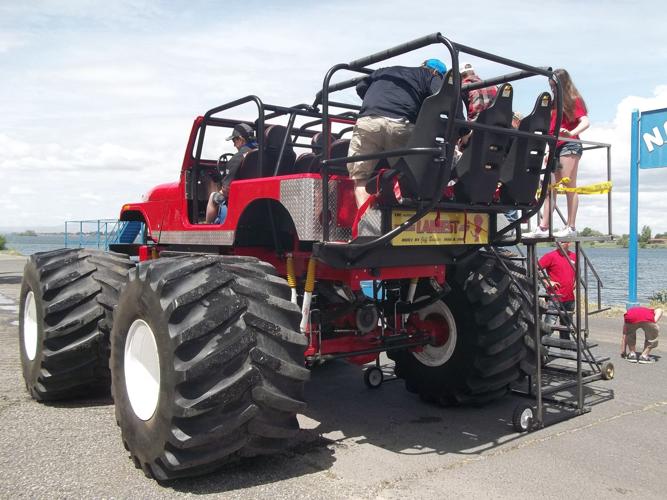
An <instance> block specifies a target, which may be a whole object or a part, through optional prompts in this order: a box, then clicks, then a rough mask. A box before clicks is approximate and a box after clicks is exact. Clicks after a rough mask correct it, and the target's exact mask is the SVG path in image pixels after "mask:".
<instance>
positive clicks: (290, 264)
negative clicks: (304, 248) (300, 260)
mask: <svg viewBox="0 0 667 500" xmlns="http://www.w3.org/2000/svg"><path fill="white" fill-rule="evenodd" d="M287 284H288V285H289V287H290V289H291V290H292V303H293V304H296V276H295V274H294V257H293V256H292V254H291V253H290V254H287Z"/></svg>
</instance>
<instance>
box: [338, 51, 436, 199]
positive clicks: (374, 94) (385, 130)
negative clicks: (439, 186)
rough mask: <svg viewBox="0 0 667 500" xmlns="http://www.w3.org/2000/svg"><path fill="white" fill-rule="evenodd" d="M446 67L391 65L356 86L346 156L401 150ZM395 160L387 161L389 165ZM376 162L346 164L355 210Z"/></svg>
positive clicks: (432, 62)
mask: <svg viewBox="0 0 667 500" xmlns="http://www.w3.org/2000/svg"><path fill="white" fill-rule="evenodd" d="M446 72H447V67H446V66H445V64H444V63H443V62H442V61H440V60H439V59H427V60H426V61H424V63H423V64H422V65H421V66H419V67H416V68H415V67H405V66H391V67H388V68H380V69H378V70H375V71H373V73H371V74H370V75H368V76H367V77H366V78H364V79H363V80H362V81H361V82H359V83H358V84H357V94H359V97H361V98H362V99H363V103H362V105H361V111H359V118H358V119H357V123H356V125H355V126H354V130H353V132H352V140H351V141H350V149H349V151H348V156H357V155H366V154H373V153H379V152H382V151H387V150H391V149H400V148H403V147H405V145H406V144H407V142H408V139H409V138H410V134H411V133H412V129H413V127H414V124H415V121H416V120H417V115H418V114H419V109H420V108H421V106H422V103H423V102H424V100H425V99H426V98H427V97H428V96H430V95H432V94H434V93H436V92H437V91H438V90H440V87H441V85H442V78H443V76H444V74H445V73H446ZM397 160H398V158H392V159H390V164H393V163H394V162H396V161H397ZM377 162H378V160H367V161H358V162H354V163H348V165H347V169H348V171H349V173H350V178H351V179H353V180H354V195H355V198H356V201H357V207H360V206H361V205H362V204H363V203H364V202H365V201H366V200H367V199H368V196H369V195H368V193H367V192H366V182H367V181H368V179H370V177H371V176H372V175H373V169H374V168H375V165H376V164H377Z"/></svg>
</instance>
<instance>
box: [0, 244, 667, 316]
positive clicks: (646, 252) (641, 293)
mask: <svg viewBox="0 0 667 500" xmlns="http://www.w3.org/2000/svg"><path fill="white" fill-rule="evenodd" d="M6 238H7V247H8V248H11V249H14V250H16V251H18V252H20V253H22V254H23V255H30V254H33V253H36V252H45V251H48V250H55V249H57V248H62V247H63V246H64V243H65V236H64V235H63V234H40V235H37V236H18V235H16V234H8V235H6ZM70 241H71V242H73V243H76V242H78V239H76V238H75V237H72V238H70ZM84 243H85V242H84ZM84 246H87V247H89V248H96V247H97V244H96V242H95V241H89V242H88V243H87V244H84ZM550 250H552V249H551V248H546V247H545V248H542V247H540V248H538V254H539V255H543V254H544V253H546V252H548V251H550ZM584 251H585V252H586V255H588V257H589V259H590V260H591V262H592V263H593V266H594V267H595V270H596V271H597V272H598V274H599V275H600V278H601V279H602V283H603V285H604V287H603V289H602V302H603V303H604V304H607V305H619V306H624V305H625V303H626V301H627V293H628V250H627V249H624V248H585V249H584ZM666 263H667V249H664V248H656V249H640V250H639V263H638V283H637V298H638V299H639V301H640V302H641V303H642V304H644V303H648V300H649V297H650V296H651V295H653V294H654V293H655V292H658V291H660V290H665V289H667V265H666ZM589 282H590V283H591V288H593V287H594V282H593V278H592V275H590V274H589ZM589 300H590V301H595V300H596V297H595V296H594V295H590V294H589Z"/></svg>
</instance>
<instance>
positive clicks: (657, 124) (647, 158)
mask: <svg viewBox="0 0 667 500" xmlns="http://www.w3.org/2000/svg"><path fill="white" fill-rule="evenodd" d="M639 144H640V146H639V168H661V167H667V108H664V109H653V110H651V111H642V112H641V114H640V119H639Z"/></svg>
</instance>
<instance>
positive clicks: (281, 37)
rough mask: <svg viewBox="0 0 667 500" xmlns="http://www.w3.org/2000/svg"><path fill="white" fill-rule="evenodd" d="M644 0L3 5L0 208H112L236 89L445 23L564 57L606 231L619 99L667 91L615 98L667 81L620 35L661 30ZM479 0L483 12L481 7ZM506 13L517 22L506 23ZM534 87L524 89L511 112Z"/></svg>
mask: <svg viewBox="0 0 667 500" xmlns="http://www.w3.org/2000/svg"><path fill="white" fill-rule="evenodd" d="M640 3H641V4H642V6H641V7H638V8H637V9H630V10H629V9H627V5H626V4H625V2H610V3H608V4H606V5H605V12H604V15H599V14H600V13H599V9H600V7H599V6H598V5H595V2H588V3H581V2H576V1H572V0H563V1H561V2H560V3H559V9H557V10H555V11H554V10H553V9H552V10H551V11H549V12H548V14H547V13H546V11H544V7H543V6H541V5H539V4H538V3H532V4H531V3H526V2H522V1H519V0H508V1H507V2H505V3H503V5H502V6H501V8H498V6H497V3H496V2H488V5H483V2H482V3H481V4H476V5H477V7H478V8H476V9H474V10H473V11H471V10H465V9H452V8H451V5H450V3H447V2H441V1H436V0H433V1H430V0H427V1H426V2H423V3H422V4H421V8H420V9H407V8H406V7H405V2H403V1H399V0H385V1H374V2H353V1H350V0H346V1H340V2H303V1H299V0H295V1H291V2H280V1H278V2H274V3H272V4H270V5H267V4H266V3H265V2H254V1H252V0H250V1H249V2H246V3H244V4H233V3H229V2H208V1H198V0H192V1H189V2H159V1H158V2H155V1H149V0H144V1H139V2H137V1H130V0H122V1H117V2H100V1H96V0H64V1H61V2H51V1H48V0H34V1H31V2H3V3H2V4H0V61H2V67H3V76H2V78H1V79H0V109H2V110H3V112H2V113H0V150H1V151H2V155H1V156H0V175H2V178H3V183H5V184H6V185H8V186H12V189H15V190H17V191H15V192H12V191H10V196H9V198H11V200H10V201H11V202H10V203H6V204H5V208H3V211H2V214H1V215H0V217H1V218H2V222H3V223H6V222H7V220H11V221H12V223H16V224H19V223H26V224H33V223H35V222H36V221H39V222H40V224H41V223H43V224H45V225H46V224H58V223H60V222H62V220H63V219H65V218H70V219H71V218H96V217H109V216H111V217H113V216H115V215H116V214H117V213H118V210H119V208H120V206H121V205H122V204H123V203H125V202H128V201H138V200H140V199H141V195H142V194H143V193H144V192H145V191H146V190H148V189H149V188H150V187H151V186H153V185H155V184H158V183H161V182H165V181H171V180H176V179H177V178H178V174H179V171H180V166H181V160H182V157H183V150H184V148H185V145H186V141H187V137H188V134H189V132H190V127H191V124H192V120H193V118H194V117H195V116H196V115H198V114H203V113H204V112H205V111H206V110H207V109H210V108H212V107H214V106H216V105H219V104H221V103H223V102H227V101H230V100H232V99H235V98H238V97H240V96H244V95H247V94H256V95H259V96H261V97H262V98H263V99H264V100H265V101H268V102H273V103H277V104H285V105H289V104H295V103H299V102H306V103H310V102H312V99H313V98H314V94H315V92H316V91H317V90H318V89H319V88H320V87H321V85H322V79H323V77H324V74H325V72H326V71H327V69H328V68H329V67H331V66H332V65H333V64H335V63H338V62H342V61H349V60H351V59H354V58H356V57H359V56H363V55H367V54H370V53H373V52H376V51H378V50H381V49H384V48H387V47H389V46H392V45H396V44H398V43H402V42H405V41H407V40H410V39H412V38H416V37H418V36H422V35H424V34H427V33H432V32H435V31H439V30H442V32H443V33H444V34H445V35H446V36H449V37H451V39H452V40H455V41H457V42H460V43H464V44H468V45H471V46H474V47H478V48H480V49H483V50H491V51H495V52H497V53H500V54H501V55H504V56H507V57H511V58H516V59H520V60H522V61H525V62H528V63H531V64H536V65H552V66H554V67H556V66H565V67H568V69H571V73H572V74H573V75H574V76H575V79H576V81H577V84H578V86H579V88H580V90H581V91H582V92H583V93H584V96H585V97H586V100H587V102H588V104H589V107H590V109H591V119H592V121H593V127H592V128H591V130H590V131H588V132H586V133H585V135H584V138H586V139H590V140H596V141H601V142H610V143H612V144H613V147H612V159H613V175H614V181H615V191H614V213H613V216H614V217H613V218H614V222H615V223H614V230H615V231H616V232H625V231H626V230H627V229H624V226H627V221H626V220H625V219H627V216H626V211H627V208H624V207H627V199H626V198H627V196H624V192H627V164H628V161H629V160H628V153H627V149H628V148H627V144H628V142H629V128H628V127H629V111H630V110H631V108H632V107H639V108H641V109H646V108H645V107H661V106H664V105H665V101H664V99H665V91H664V90H661V89H660V88H658V89H657V90H656V94H655V95H654V96H651V97H646V98H641V97H636V98H630V97H628V98H625V96H627V95H630V94H633V95H640V96H641V95H650V93H651V91H652V90H653V89H654V88H655V87H657V86H658V85H660V84H665V83H667V70H666V68H667V52H666V51H655V50H652V51H641V50H639V49H636V48H635V47H634V46H633V45H632V44H628V43H627V40H637V41H638V44H639V43H640V42H641V46H642V47H644V46H645V47H655V46H661V45H660V44H661V43H662V39H661V30H660V29H657V28H656V26H657V27H659V26H660V22H661V18H660V16H646V15H645V12H647V11H648V10H649V8H648V7H650V6H651V5H655V6H657V7H658V8H662V5H661V4H660V3H659V2H657V1H656V2H648V1H642V2H640ZM487 7H488V8H491V9H492V11H493V12H494V15H493V16H486V17H485V16H479V14H478V13H479V12H480V11H484V9H485V8H487ZM572 9H576V10H577V12H578V13H579V18H582V19H583V18H585V19H588V20H589V24H590V26H589V28H588V29H585V30H579V31H578V32H577V34H576V37H574V38H576V41H575V40H574V39H573V37H569V38H568V40H567V41H566V42H567V43H556V42H557V40H559V39H561V40H562V38H561V35H562V26H563V25H564V24H565V23H567V22H570V11H571V10H572ZM425 13H428V15H426V14H425ZM536 19H538V21H536ZM514 26H521V29H518V30H513V31H512V30H510V31H508V27H514ZM621 29H623V30H624V31H623V33H624V36H623V37H620V36H618V33H619V32H621V31H620V30H621ZM508 33H511V34H510V35H508ZM575 43H576V50H574V49H573V46H574V45H575ZM434 54H435V55H436V56H439V57H441V58H442V59H444V60H448V58H447V57H446V53H445V51H444V50H443V49H442V48H436V47H432V48H429V49H423V50H421V51H419V52H418V53H417V54H414V55H409V56H403V57H400V58H397V59H395V60H393V61H392V63H393V62H396V63H401V64H414V63H415V61H421V60H423V59H424V58H426V57H431V56H433V55H434ZM625 62H627V66H628V68H631V70H626V69H625V68H626V65H625ZM491 69H493V67H492V65H489V66H486V67H485V66H481V67H480V70H483V71H484V72H487V70H488V71H490V70H491ZM341 77H346V76H345V75H341ZM517 97H518V92H517ZM633 99H635V100H633ZM341 100H345V99H344V98H341ZM532 100H534V96H532V94H531V96H529V97H527V98H526V101H525V103H528V104H525V103H524V102H523V101H521V102H519V103H518V107H519V109H522V110H523V111H525V109H523V107H525V106H528V105H530V106H532ZM660 103H662V104H660ZM617 107H618V109H617V111H616V112H615V113H614V110H615V109H616V108H617ZM626 115H627V116H626ZM602 120H608V121H609V123H601V121H602ZM604 161H605V158H604V154H603V153H600V152H586V154H585V155H584V159H583V160H582V166H581V169H580V178H581V179H582V181H586V182H588V181H589V180H591V181H592V180H593V179H594V178H595V179H599V176H600V175H602V172H603V170H604ZM664 172H665V173H667V170H665V171H664ZM641 180H642V184H641V187H642V204H648V203H649V202H650V203H655V204H656V206H659V207H662V210H664V209H665V208H667V207H664V205H663V204H664V201H663V197H662V196H661V195H660V192H659V190H661V189H664V187H666V186H667V182H664V174H663V173H662V171H655V172H648V171H642V173H641ZM30 190H32V191H34V192H35V193H36V194H37V195H38V197H39V200H41V203H40V204H35V203H34V196H35V193H32V194H31V193H29V191H30ZM624 190H625V191H624ZM582 198H583V197H582ZM665 198H667V197H665ZM1 201H3V202H4V201H6V200H1ZM94 203H95V204H94ZM45 207H46V208H45ZM604 210H605V204H604V202H603V201H601V200H600V199H596V198H593V197H589V198H588V199H583V200H582V206H581V209H580V217H581V218H580V221H581V223H582V224H583V225H591V226H592V227H596V228H602V227H603V226H604V225H605V223H604V216H603V215H604V213H603V212H604ZM624 211H625V212H624ZM641 215H642V222H644V221H647V222H645V223H649V224H650V225H651V226H652V227H654V229H657V228H660V229H661V230H667V227H665V224H667V223H662V222H661V221H660V220H659V219H657V218H655V217H651V214H650V213H648V212H645V211H644V210H642V212H641ZM651 219H653V220H651ZM582 224H579V225H580V226H581V225H582ZM582 227H583V226H582Z"/></svg>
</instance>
